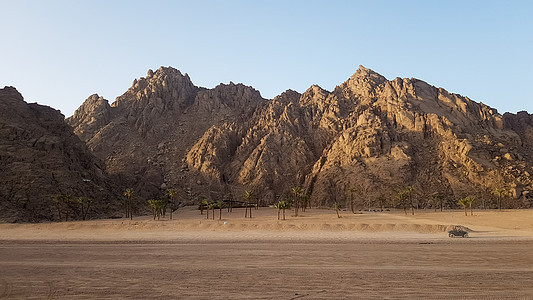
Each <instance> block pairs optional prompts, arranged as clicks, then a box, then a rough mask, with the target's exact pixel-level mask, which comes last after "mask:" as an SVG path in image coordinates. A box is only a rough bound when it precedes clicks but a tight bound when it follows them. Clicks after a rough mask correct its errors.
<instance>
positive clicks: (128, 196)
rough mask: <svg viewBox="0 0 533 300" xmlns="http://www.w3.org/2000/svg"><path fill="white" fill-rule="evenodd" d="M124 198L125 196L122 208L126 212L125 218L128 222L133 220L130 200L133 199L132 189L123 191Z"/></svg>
mask: <svg viewBox="0 0 533 300" xmlns="http://www.w3.org/2000/svg"><path fill="white" fill-rule="evenodd" d="M124 196H126V198H125V200H124V208H125V211H126V218H128V217H129V218H130V220H133V209H132V198H133V189H131V188H127V189H126V190H125V191H124Z"/></svg>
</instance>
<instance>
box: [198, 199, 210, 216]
mask: <svg viewBox="0 0 533 300" xmlns="http://www.w3.org/2000/svg"><path fill="white" fill-rule="evenodd" d="M202 199H203V200H202V203H201V204H200V209H201V210H202V211H203V207H204V206H205V211H206V212H207V217H206V219H209V205H211V202H209V200H207V199H206V198H202Z"/></svg>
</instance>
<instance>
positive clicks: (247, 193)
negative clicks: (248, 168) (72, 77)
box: [244, 190, 255, 218]
mask: <svg viewBox="0 0 533 300" xmlns="http://www.w3.org/2000/svg"><path fill="white" fill-rule="evenodd" d="M254 197H255V194H254V192H253V191H251V190H246V191H244V202H245V203H246V204H245V206H246V207H245V209H246V210H245V211H244V217H245V218H246V217H248V209H250V218H251V217H252V206H251V205H250V203H251V202H252V200H253V199H254Z"/></svg>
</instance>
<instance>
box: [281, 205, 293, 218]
mask: <svg viewBox="0 0 533 300" xmlns="http://www.w3.org/2000/svg"><path fill="white" fill-rule="evenodd" d="M280 206H281V211H282V212H283V220H285V210H286V209H291V202H290V201H280Z"/></svg>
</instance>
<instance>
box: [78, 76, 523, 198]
mask: <svg viewBox="0 0 533 300" xmlns="http://www.w3.org/2000/svg"><path fill="white" fill-rule="evenodd" d="M98 103H100V104H98ZM103 103H104V101H103V100H99V99H96V96H91V98H89V99H88V100H87V101H86V103H84V104H83V105H82V107H80V109H79V112H78V111H76V113H75V114H74V116H72V117H71V118H70V119H69V123H70V124H72V125H73V126H74V130H75V132H76V133H77V134H78V135H79V136H80V137H82V138H83V139H84V140H85V141H87V143H88V146H89V148H90V149H91V150H92V151H93V152H94V153H95V154H96V155H97V156H98V157H100V158H102V159H103V160H105V161H106V166H107V168H108V170H109V171H110V172H112V173H114V174H120V175H121V176H123V178H125V180H126V181H127V183H128V184H129V185H132V186H134V187H135V188H136V189H138V190H139V191H140V192H141V193H144V194H145V195H146V196H153V195H156V194H158V193H159V194H161V189H160V187H161V186H174V187H179V188H182V189H183V190H185V191H187V192H188V194H189V199H188V200H192V199H193V198H194V197H195V196H197V195H199V194H204V195H205V194H209V195H211V194H214V195H219V196H220V195H222V193H225V192H228V191H229V190H232V189H234V188H236V187H243V188H247V189H254V190H256V191H257V192H258V193H259V194H261V195H262V197H263V198H264V199H265V200H266V201H268V202H273V201H275V199H277V198H278V196H279V195H283V194H284V193H285V192H286V191H288V190H289V189H290V188H291V187H293V186H302V187H304V188H305V189H306V191H307V193H308V194H309V195H310V196H311V201H312V202H314V203H315V204H318V205H327V204H331V203H332V202H334V201H337V202H339V201H340V202H342V201H345V199H346V198H347V194H348V191H349V190H350V189H353V188H355V189H357V190H358V194H359V195H361V197H362V198H376V197H379V196H391V197H392V194H394V193H395V192H396V191H398V189H401V188H403V187H405V186H413V187H414V188H415V190H417V191H419V193H420V196H421V197H429V195H432V194H434V193H437V192H438V193H444V194H446V195H452V196H455V197H464V196H466V195H471V194H475V195H479V196H482V197H488V194H489V193H490V190H491V189H492V188H495V187H502V186H506V187H508V188H510V189H511V190H512V191H513V194H514V196H515V197H516V198H519V197H520V196H521V195H523V194H525V193H526V192H527V191H529V190H530V189H531V188H532V182H531V179H530V176H529V174H530V173H531V172H532V171H533V170H532V167H533V165H532V164H531V162H530V159H531V156H532V155H533V153H532V152H531V150H530V149H532V148H531V146H532V145H531V143H533V118H532V116H531V115H529V114H527V113H525V112H523V113H519V114H517V115H513V114H505V115H504V116H502V115H500V114H498V112H497V111H496V110H494V109H492V108H490V107H488V106H486V105H484V104H482V103H477V102H474V101H472V100H470V99H468V98H467V97H463V96H460V95H457V94H452V93H448V92H447V91H445V90H444V89H441V88H436V87H433V86H431V85H429V84H427V83H425V82H423V81H421V80H417V79H413V78H412V79H401V78H396V79H394V80H387V79H386V78H384V77H383V76H381V75H379V74H377V73H376V72H374V71H372V70H370V69H367V68H364V67H362V66H360V67H359V69H358V70H357V72H356V73H355V74H354V75H353V76H352V77H350V78H349V79H348V80H347V81H346V82H344V83H342V84H341V85H339V86H337V87H336V88H335V89H334V90H333V91H331V92H330V91H326V90H324V89H322V88H320V87H318V86H311V87H310V88H309V89H308V90H307V91H305V92H304V93H303V94H299V93H297V92H294V91H291V90H288V91H286V92H284V93H283V94H281V95H279V96H277V97H276V98H274V99H272V100H265V99H263V98H261V96H260V94H259V92H257V91H256V90H254V89H253V88H251V87H246V86H244V85H241V84H237V85H235V84H232V83H231V84H229V85H219V86H217V87H215V88H214V89H204V88H199V87H195V86H194V85H193V84H192V82H191V81H190V79H189V77H188V76H187V75H182V74H181V73H180V72H179V71H177V70H175V69H172V68H160V69H159V70H157V71H156V72H151V71H149V73H148V76H147V77H146V78H141V79H140V80H136V81H134V84H133V86H132V87H131V88H130V89H129V90H128V91H127V92H126V93H125V94H124V95H122V96H120V97H118V98H117V100H116V101H115V103H113V104H112V105H111V106H105V105H104V104H103ZM105 103H107V102H105ZM87 107H92V108H93V109H92V112H90V111H91V109H88V108H87ZM83 120H90V122H89V124H88V123H87V122H86V121H83ZM76 124H78V125H76ZM94 124H99V125H98V126H93V125H94ZM104 124H105V125H104ZM163 184H164V185H163ZM209 191H211V193H209ZM185 200H187V199H185Z"/></svg>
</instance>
